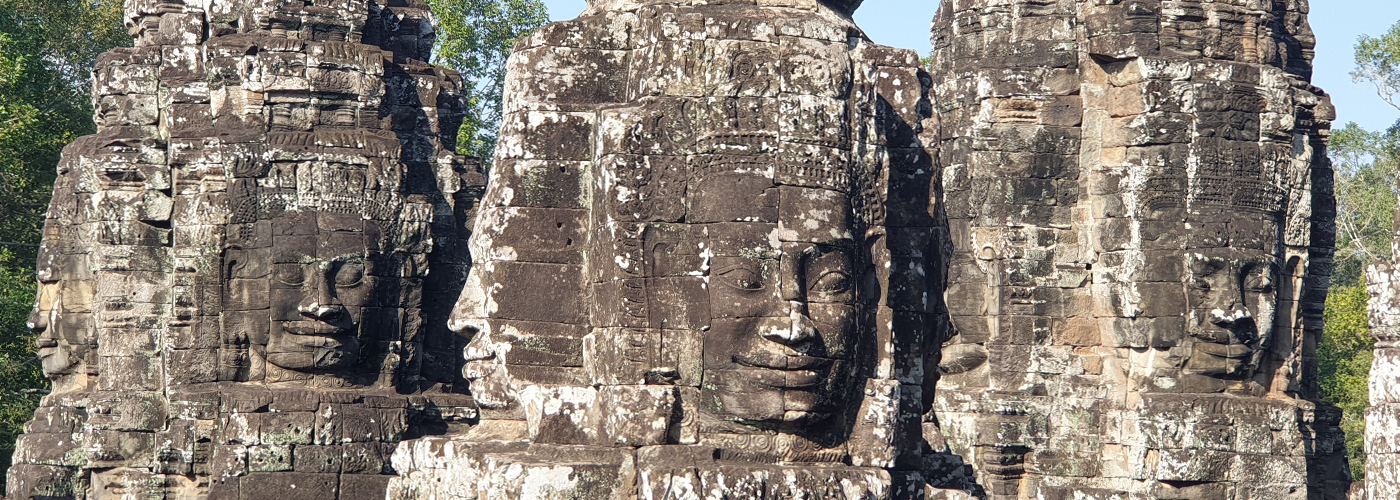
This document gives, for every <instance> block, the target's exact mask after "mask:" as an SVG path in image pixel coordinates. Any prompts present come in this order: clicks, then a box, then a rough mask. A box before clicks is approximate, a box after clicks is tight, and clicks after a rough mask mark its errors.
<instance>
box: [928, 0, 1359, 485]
mask: <svg viewBox="0 0 1400 500" xmlns="http://www.w3.org/2000/svg"><path fill="white" fill-rule="evenodd" d="M1306 14H1307V3H1306V2H1305V1H1299V0H1293V1H1286V2H1285V1H1277V2H1200V1H1180V2H1167V1H1162V2H1158V1H1155V0H1127V1H1121V2H1119V1H1111V2H1105V1H1090V0H1015V1H1011V2H989V1H945V2H943V4H942V8H941V9H940V11H939V13H938V17H937V19H936V20H935V22H934V26H933V42H934V62H933V70H932V71H933V77H934V82H935V84H934V96H935V97H934V102H935V112H936V114H938V115H939V116H940V119H941V122H942V124H943V128H942V132H941V134H940V137H941V140H942V142H941V143H940V151H941V153H940V154H941V156H940V160H941V162H940V163H941V165H940V166H941V168H942V169H943V176H942V180H943V187H944V193H945V203H946V206H947V210H948V218H949V230H950V232H951V234H952V235H953V246H954V250H955V252H954V254H953V256H952V259H951V263H950V270H949V287H948V290H947V297H948V302H949V310H950V313H951V315H952V319H953V324H954V326H955V327H956V330H957V336H955V337H954V338H953V340H952V342H950V344H949V345H947V346H946V347H945V348H944V350H943V359H942V364H941V366H940V371H942V373H943V375H942V379H941V381H940V383H939V386H938V391H937V415H938V417H939V419H938V420H939V422H940V423H941V424H942V429H943V432H944V433H945V434H946V435H947V436H948V442H949V444H950V445H951V447H952V449H953V451H955V452H957V453H959V454H961V455H962V456H963V457H964V458H966V459H968V460H969V461H970V462H971V463H972V464H973V465H974V467H976V468H977V471H978V473H977V477H978V479H979V481H980V482H981V484H982V485H983V486H985V487H986V488H987V489H988V491H989V493H990V495H991V498H997V499H1002V498H1005V499H1013V498H1078V497H1081V496H1087V497H1101V496H1104V497H1106V495H1110V494H1112V493H1114V492H1128V493H1132V494H1136V495H1142V496H1143V497H1145V498H1185V497H1189V498H1224V496H1223V495H1226V494H1227V493H1226V492H1230V491H1233V492H1234V493H1232V494H1233V495H1244V496H1249V497H1251V498H1255V497H1258V498H1315V497H1316V496H1315V495H1314V496H1310V493H1309V492H1314V493H1315V494H1321V493H1322V492H1335V491H1345V490H1346V486H1345V483H1346V481H1348V476H1347V474H1346V472H1345V470H1344V468H1345V463H1344V462H1345V461H1344V452H1343V450H1342V449H1341V448H1340V446H1341V445H1340V442H1341V441H1340V433H1339V431H1338V430H1337V429H1336V424H1337V421H1338V418H1339V413H1338V412H1337V411H1336V409H1335V408H1327V407H1322V406H1319V404H1318V395H1317V386H1316V375H1315V360H1314V358H1313V352H1312V349H1313V346H1314V345H1315V343H1316V341H1317V338H1318V336H1319V335H1320V333H1321V329H1322V324H1321V315H1322V305H1323V301H1324V298H1325V294H1326V288H1327V282H1328V276H1329V275H1330V272H1331V256H1332V245H1333V228H1332V223H1331V221H1332V219H1333V216H1334V214H1333V200H1332V194H1331V189H1332V185H1331V182H1332V180H1331V179H1332V171H1331V167H1330V163H1329V162H1328V160H1327V156H1326V154H1325V139H1326V136H1327V130H1328V125H1329V120H1331V119H1332V114H1333V113H1332V110H1331V107H1330V104H1329V103H1328V101H1327V99H1326V96H1325V95H1324V94H1323V93H1322V91H1321V90H1319V89H1317V88H1315V87H1313V86H1312V85H1310V84H1309V83H1308V80H1309V78H1310V75H1311V59H1312V55H1313V45H1314V40H1313V37H1312V33H1311V31H1310V30H1309V29H1308V25H1307V21H1306Z"/></svg>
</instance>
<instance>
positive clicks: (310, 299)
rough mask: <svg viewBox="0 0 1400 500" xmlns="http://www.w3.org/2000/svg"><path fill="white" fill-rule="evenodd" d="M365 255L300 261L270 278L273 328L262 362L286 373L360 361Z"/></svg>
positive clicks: (282, 265) (280, 266)
mask: <svg viewBox="0 0 1400 500" xmlns="http://www.w3.org/2000/svg"><path fill="white" fill-rule="evenodd" d="M365 255H366V254H365V253H364V252H360V253H358V254H345V255H339V256H333V257H320V256H310V255H308V256H303V257H302V258H301V259H299V260H298V261H294V262H279V263H277V264H276V265H275V269H274V270H273V274H272V276H273V277H272V283H271V286H272V289H273V290H275V291H274V292H273V293H274V296H275V297H277V300H274V301H273V302H272V317H273V322H272V329H271V330H269V332H268V340H267V361H268V362H269V363H272V364H274V365H277V366H280V367H282V368H286V369H289V370H300V371H325V370H334V369H337V368H341V367H344V366H348V365H351V364H354V363H355V361H356V360H357V359H358V357H359V350H360V349H359V348H360V341H359V327H360V319H361V311H362V308H363V307H364V306H365V305H366V302H368V295H369V293H368V292H369V289H370V288H371V287H370V286H369V285H368V284H367V280H366V279H365V278H366V276H365V257H364V256H365Z"/></svg>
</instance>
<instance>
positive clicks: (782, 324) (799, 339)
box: [758, 300, 817, 348]
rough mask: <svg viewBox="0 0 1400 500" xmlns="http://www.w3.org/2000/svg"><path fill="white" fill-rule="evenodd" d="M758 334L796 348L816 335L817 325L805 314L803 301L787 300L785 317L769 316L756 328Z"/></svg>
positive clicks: (805, 308) (805, 309) (805, 307)
mask: <svg viewBox="0 0 1400 500" xmlns="http://www.w3.org/2000/svg"><path fill="white" fill-rule="evenodd" d="M758 333H759V336H761V337H763V338H764V339H765V340H768V341H770V342H777V343H779V344H782V345H785V346H788V347H792V348H797V347H798V346H800V345H803V344H806V343H808V342H811V341H812V340H813V339H815V338H816V337H817V327H816V325H815V324H814V323H813V322H812V318H811V317H808V316H807V303H806V302H805V301H797V300H792V301H788V317H787V318H781V317H779V318H770V319H769V320H767V321H765V322H763V324H761V325H760V326H759V329H758Z"/></svg>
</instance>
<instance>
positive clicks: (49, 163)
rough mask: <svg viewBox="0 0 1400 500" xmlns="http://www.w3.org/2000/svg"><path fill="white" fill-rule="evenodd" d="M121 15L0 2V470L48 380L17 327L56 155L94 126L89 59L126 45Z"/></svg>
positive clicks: (47, 0) (30, 285)
mask: <svg viewBox="0 0 1400 500" xmlns="http://www.w3.org/2000/svg"><path fill="white" fill-rule="evenodd" d="M121 14H122V5H121V1H120V0H0V468H5V467H8V465H9V461H10V455H11V452H12V447H13V445H14V441H15V436H16V435H17V434H18V433H19V432H20V430H21V428H22V426H23V424H24V422H25V421H26V420H29V417H30V416H31V415H32V414H33V412H34V406H35V405H37V404H38V400H39V397H40V396H41V395H42V394H43V392H44V390H45V389H46V388H47V386H48V381H47V380H45V379H44V377H43V374H42V373H41V372H40V370H39V367H38V363H37V362H36V361H37V360H36V359H35V357H34V341H33V338H32V337H31V336H30V334H29V331H28V329H27V328H26V327H25V323H26V320H27V318H28V317H29V311H30V309H31V307H32V306H33V304H34V288H35V285H34V278H33V275H34V259H35V253H36V251H37V250H38V244H39V233H40V229H41V228H42V225H43V221H44V211H45V209H46V208H47V205H48V201H49V194H50V190H51V188H52V183H53V177H54V175H55V171H56V168H57V166H58V157H59V152H60V151H61V150H62V148H63V146H64V145H66V144H68V143H69V142H72V140H73V139H74V138H76V137H78V136H79V135H83V134H87V133H91V132H93V130H94V126H93V122H92V105H91V100H90V98H89V97H88V96H89V95H90V91H89V88H90V87H91V84H90V81H89V78H90V77H89V72H90V71H91V68H92V64H93V61H94V60H95V59H96V58H97V56H98V54H101V53H102V52H103V51H105V50H107V49H110V48H112V47H117V46H120V45H129V44H130V43H131V37H130V36H128V35H127V33H126V29H125V28H124V27H123V26H122V22H121ZM0 480H3V479H0Z"/></svg>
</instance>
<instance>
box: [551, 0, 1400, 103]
mask: <svg viewBox="0 0 1400 500" xmlns="http://www.w3.org/2000/svg"><path fill="white" fill-rule="evenodd" d="M544 2H545V4H546V5H547V6H548V7H549V17H550V18H551V19H555V20H562V19H572V18H574V17H576V16H578V14H579V13H580V12H583V9H584V7H585V6H586V5H587V4H586V3H585V1H584V0H544ZM1311 3H1312V14H1311V15H1310V16H1309V18H1310V21H1311V23H1312V27H1313V31H1314V32H1316V33H1317V59H1316V60H1315V61H1314V64H1315V71H1314V74H1313V84H1314V85H1317V86H1319V87H1322V88H1323V89H1324V90H1326V91H1327V92H1328V93H1329V94H1331V95H1332V102H1333V103H1334V104H1336V106H1337V122H1336V124H1335V127H1336V128H1341V126H1342V125H1343V124H1345V123H1346V122H1351V121H1354V122H1357V123H1359V124H1361V126H1363V127H1366V128H1368V129H1372V130H1379V129H1384V128H1386V127H1389V126H1390V125H1391V124H1393V123H1395V122H1396V120H1400V110H1397V109H1395V108H1392V107H1390V105H1388V104H1386V103H1385V102H1384V101H1381V100H1380V98H1379V97H1376V93H1375V88H1374V87H1372V86H1371V84H1369V83H1359V84H1358V83H1352V81H1351V75H1350V72H1351V70H1352V67H1353V66H1355V63H1354V59H1353V57H1352V47H1353V46H1354V45H1356V38H1357V37H1358V36H1361V35H1362V34H1367V35H1371V36H1379V35H1381V34H1382V33H1384V32H1385V31H1386V30H1387V29H1389V28H1390V26H1391V25H1394V24H1395V23H1396V22H1397V21H1400V1H1396V0H1312V2H1311ZM936 10H938V1H937V0H865V3H864V4H862V5H861V7H860V10H857V11H856V22H857V23H859V24H860V26H861V28H862V29H864V30H865V32H866V34H867V35H868V36H869V37H870V38H871V39H872V40H874V41H876V42H878V43H882V44H885V45H890V46H894V47H902V48H906V49H914V50H918V51H919V53H920V54H927V53H928V51H929V40H928V31H929V24H930V23H931V22H932V21H933V14H934V11H936Z"/></svg>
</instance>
